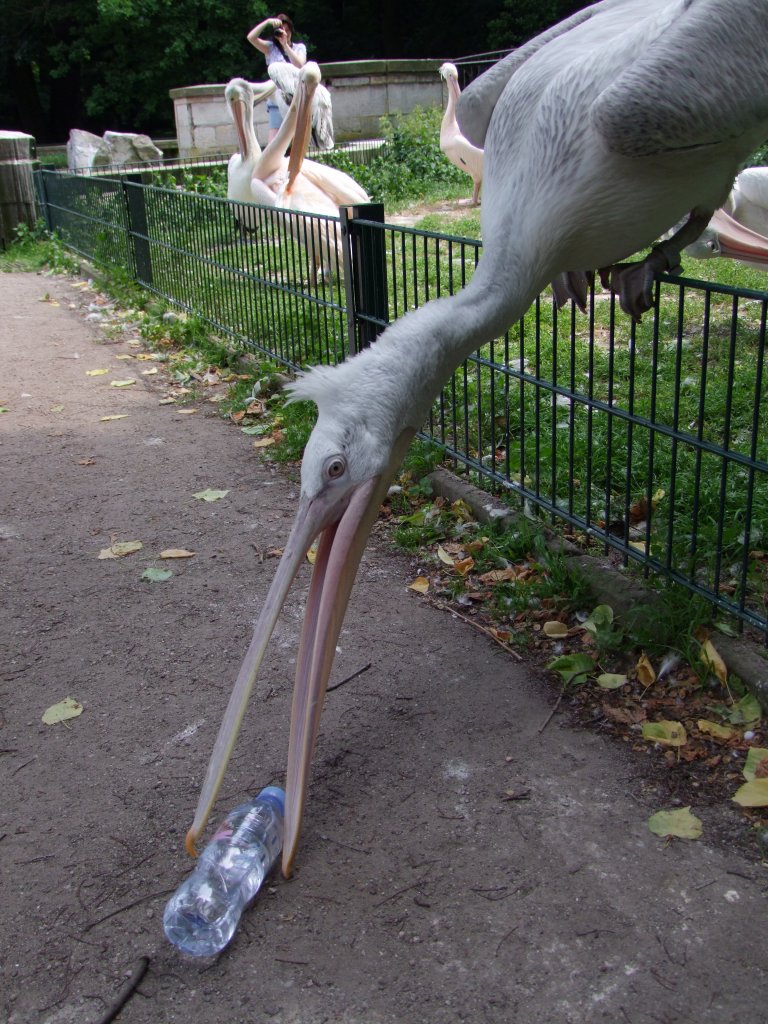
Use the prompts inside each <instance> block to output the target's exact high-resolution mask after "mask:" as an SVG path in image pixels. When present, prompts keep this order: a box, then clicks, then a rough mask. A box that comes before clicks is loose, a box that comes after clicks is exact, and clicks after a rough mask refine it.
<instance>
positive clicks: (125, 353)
mask: <svg viewBox="0 0 768 1024" xmlns="http://www.w3.org/2000/svg"><path fill="white" fill-rule="evenodd" d="M115 359H133V356H132V355H130V354H129V353H128V352H121V353H120V354H119V355H116V356H115Z"/></svg>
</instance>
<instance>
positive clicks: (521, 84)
mask: <svg viewBox="0 0 768 1024" xmlns="http://www.w3.org/2000/svg"><path fill="white" fill-rule="evenodd" d="M767 43H768V4H766V3H765V0H603V2H602V3H598V4H595V5H594V6H592V7H589V8H587V9H585V10H582V11H580V12H579V13H577V14H575V15H573V16H572V17H571V18H568V19H567V20H565V21H563V22H561V23H560V24H558V25H556V26H555V27H553V28H551V29H549V30H548V31H547V32H545V33H543V34H542V35H540V36H537V37H536V38H534V39H533V40H531V41H530V42H529V43H527V44H526V45H525V46H523V47H521V48H520V49H518V50H516V51H515V52H514V53H512V54H511V55H510V56H509V57H507V58H505V59H504V60H503V61H501V62H500V63H499V64H497V65H495V66H494V67H493V68H491V69H490V70H489V71H488V72H486V74H485V75H483V76H482V77H480V78H478V79H477V80H476V81H475V82H473V83H472V85H471V86H470V87H469V88H468V89H466V90H465V91H464V93H463V94H462V97H461V100H460V103H459V108H458V121H459V125H460V126H461V128H462V131H463V133H464V134H465V135H466V136H467V138H469V139H470V140H471V141H472V142H473V143H474V144H475V145H476V146H482V147H483V148H484V149H485V172H484V179H483V205H482V216H481V221H482V232H483V239H484V244H483V254H482V256H481V258H480V261H479V263H478V266H477V268H476V269H475V272H474V275H473V276H472V278H471V279H470V281H469V283H468V284H467V285H466V287H465V288H463V290H461V291H460V292H458V293H457V294H456V295H453V296H450V297H444V298H438V299H435V300H434V301H432V302H429V303H427V304H425V305H424V306H422V307H421V308H419V309H417V310H414V311H413V312H410V313H408V314H407V315H405V316H404V317H402V318H401V319H399V320H397V321H396V322H395V323H393V324H392V325H391V326H390V327H388V328H387V329H386V331H385V332H384V333H383V334H382V336H381V338H380V340H379V341H377V342H376V343H375V344H374V345H372V346H371V347H370V348H368V349H365V350H363V351H362V352H361V353H360V354H359V355H356V356H355V357H354V358H352V359H350V360H349V361H348V362H346V363H343V364H341V365H339V366H336V367H317V368H316V369H313V370H310V371H309V372H307V373H306V374H304V375H303V376H301V377H300V378H299V379H298V380H297V381H296V382H295V383H294V384H293V386H292V388H291V397H292V399H294V400H298V399H308V400H311V401H313V402H315V403H316V405H317V408H318V420H317V423H316V426H315V428H314V430H313V432H312V434H311V436H310V439H309V441H308V443H307V446H306V450H305V452H304V458H303V462H302V468H301V493H300V498H299V502H298V508H297V512H296V519H295V522H294V525H293V527H292V530H291V532H290V535H289V537H288V541H287V543H286V545H285V548H284V551H283V556H282V559H281V561H280V564H279V566H278V568H277V571H276V575H275V577H274V580H273V582H272V585H271V587H270V590H269V592H268V595H267V597H266V599H265V602H264V605H263V608H262V611H261V614H260V618H259V620H258V623H257V625H256V629H255V632H254V636H253V639H252V641H251V644H250V647H249V649H248V652H247V654H246V657H245V660H244V662H243V665H242V667H241V669H240V672H239V674H238V677H237V680H236V682H235V687H234V690H233V692H232V696H231V698H230V701H229V704H228V707H227V709H226V711H225V714H224V718H223V721H222V724H221V727H220V730H219V734H218V736H217V739H216V742H215V745H214V749H213V753H212V756H211V761H210V763H209V766H208V771H207V773H206V776H205V780H204V782H203V787H202V791H201V793H200V798H199V802H198V806H197V810H196V813H195V816H194V820H193V822H192V825H191V827H190V829H189V832H188V834H187V848H188V849H189V850H190V851H193V850H194V846H195V842H196V840H197V839H198V837H199V836H200V834H201V832H202V830H203V828H204V826H205V823H206V820H207V818H208V816H209V813H210V810H211V807H212V805H213V802H214V800H215V797H216V794H217V792H218V789H219V785H220V783H221V780H222V777H223V773H224V769H225V766H226V763H227V759H228V757H229V754H230V752H231V750H232V746H233V744H234V740H235V735H236V733H237V729H238V727H239V724H240V721H241V719H242V716H243V714H244V712H245V708H246V704H247V702H248V697H249V694H250V692H251V689H252V686H253V684H254V680H255V678H256V675H257V673H258V670H259V666H260V664H261V661H262V658H263V656H264V651H265V649H266V646H267V643H268V640H269V637H270V634H271V633H272V631H273V629H274V626H275V623H276V620H277V617H278V614H279V612H280V608H281V606H282V604H283V602H284V600H285V598H286V595H287V593H288V590H289V588H290V586H291V582H292V580H293V578H294V576H295V575H296V572H297V571H298V568H299V566H300V565H301V564H302V562H303V559H304V556H305V553H306V551H307V549H308V548H309V546H310V544H311V543H312V542H313V540H314V539H315V538H316V537H317V536H318V535H319V537H320V541H319V545H318V549H317V554H316V557H315V565H314V570H313V575H312V581H311V584H310V589H309V594H308V598H307V605H306V613H305V621H304V626H303V630H302V633H301V638H300V642H299V649H298V654H297V661H296V680H295V685H294V696H293V705H292V711H291V724H290V733H289V741H288V757H287V775H286V819H285V842H284V848H283V862H282V869H283V873H284V875H286V876H290V874H291V872H292V870H293V865H294V860H295V857H296V852H297V844H298V838H299V831H300V824H301V819H302V814H303V809H304V804H305V798H306V791H307V785H308V778H309V771H310V762H311V757H312V752H313V748H314V744H315V738H316V735H317V730H318V725H319V721H320V715H321V710H322V704H323V699H324V696H325V689H326V683H327V679H328V676H329V673H330V670H331V665H332V662H333V656H334V650H335V645H336V640H337V638H338V635H339V631H340V629H341V624H342V621H343V617H344V612H345V608H346V604H347V600H348V598H349V594H350V590H351V588H352V583H353V579H354V576H355V573H356V570H357V565H358V563H359V561H360V558H361V556H362V553H363V550H364V548H365V545H366V541H367V537H368V532H369V530H370V528H371V525H372V524H373V522H374V520H375V519H376V515H377V512H378V509H379V506H380V503H381V501H382V499H383V497H384V496H385V494H386V492H387V488H388V485H389V482H390V480H391V479H392V476H393V474H394V473H395V472H396V470H397V468H398V466H399V464H400V461H401V460H402V458H403V455H404V453H405V451H406V449H407V448H408V445H409V443H410V441H411V439H412V437H413V436H414V434H415V433H416V431H418V430H419V429H420V427H421V425H422V424H423V423H424V421H425V420H426V418H427V415H428V412H429V410H430V408H431V405H432V403H433V401H434V400H435V398H436V396H437V395H438V394H439V392H440V389H441V388H442V386H443V385H444V383H445V382H446V380H447V379H448V378H449V377H450V375H451V373H452V372H453V371H454V369H455V368H456V367H457V366H458V365H460V363H461V362H462V360H463V359H464V358H465V357H466V356H467V355H469V354H470V353H471V352H473V351H474V350H476V349H477V348H479V347H480V346H482V345H484V344H486V343H489V342H490V341H491V340H492V339H494V338H497V337H498V336H499V335H501V334H502V333H503V332H504V331H505V330H506V329H507V328H508V327H509V325H510V324H512V323H514V322H515V321H516V320H517V319H518V318H519V317H521V316H522V315H523V314H524V313H525V311H526V310H527V308H528V307H529V306H530V304H531V303H532V302H533V300H534V299H535V297H536V296H537V295H538V294H539V293H540V292H541V290H542V289H543V288H544V287H545V286H546V284H547V283H548V282H549V281H551V280H552V279H553V278H554V277H556V276H557V275H558V274H561V273H566V272H570V273H571V274H573V275H578V274H584V273H586V272H587V271H591V270H593V269H594V268H604V269H606V271H607V272H608V273H609V276H610V280H611V282H612V284H613V286H614V287H616V288H617V289H618V290H619V294H620V298H621V302H622V305H623V306H624V308H625V310H627V311H628V313H629V315H631V316H634V315H637V314H638V312H640V311H642V310H643V309H647V308H649V306H650V305H651V299H652V282H653V277H654V274H655V272H656V271H658V270H667V269H668V268H670V267H674V266H676V264H677V261H678V258H679V250H680V246H681V244H682V245H685V244H687V243H688V242H689V241H691V239H692V237H693V235H694V233H695V232H700V231H701V230H702V228H703V227H704V226H705V225H706V223H707V222H708V220H709V218H710V216H711V214H712V212H713V211H714V210H715V209H716V208H717V207H718V206H720V205H721V204H722V202H723V201H724V199H725V198H726V196H727V195H728V191H729V189H730V187H731V184H732V182H733V180H734V178H735V176H736V172H737V170H738V167H739V165H740V164H741V163H742V162H743V161H744V160H745V158H746V157H747V155H748V154H750V153H752V152H753V151H754V150H755V149H756V148H757V146H758V145H759V144H761V143H762V142H763V140H764V139H765V138H766V137H767V136H768V61H766V60H765V51H766V44H767ZM686 214H688V221H687V222H686V224H685V226H684V227H683V228H682V229H681V230H680V231H679V232H677V234H676V236H675V237H674V238H672V239H669V240H668V241H666V242H663V243H661V244H660V245H657V246H655V247H654V249H653V250H652V251H651V254H650V255H649V256H648V257H647V258H646V259H645V260H643V261H641V262H639V263H630V264H623V263H622V262H621V261H623V260H625V259H626V258H627V257H628V256H630V255H632V254H633V253H636V252H637V251H638V250H640V249H642V248H644V247H645V246H648V245H650V244H652V243H653V242H654V241H655V239H657V238H658V237H659V236H660V235H661V233H662V232H663V231H664V230H665V229H666V228H667V227H668V226H669V225H670V224H675V223H677V222H678V221H679V220H680V219H681V218H682V217H683V216H684V215H686Z"/></svg>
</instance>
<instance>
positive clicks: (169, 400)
mask: <svg viewBox="0 0 768 1024" xmlns="http://www.w3.org/2000/svg"><path fill="white" fill-rule="evenodd" d="M157 404H158V405H176V399H175V398H161V399H160V401H159V402H158V403H157Z"/></svg>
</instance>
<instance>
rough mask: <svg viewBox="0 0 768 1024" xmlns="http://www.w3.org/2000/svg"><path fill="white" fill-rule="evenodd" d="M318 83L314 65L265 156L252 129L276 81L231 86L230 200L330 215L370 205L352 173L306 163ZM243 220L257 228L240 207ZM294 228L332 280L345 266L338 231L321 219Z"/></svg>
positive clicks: (302, 74)
mask: <svg viewBox="0 0 768 1024" xmlns="http://www.w3.org/2000/svg"><path fill="white" fill-rule="evenodd" d="M319 81H320V69H319V68H318V66H317V64H315V63H313V62H311V61H310V62H308V63H307V64H305V65H304V67H303V68H302V69H301V72H300V79H299V87H298V89H297V90H296V92H295V93H294V98H293V101H292V103H291V107H290V109H289V110H288V113H287V114H286V116H285V118H284V119H283V123H282V124H281V125H280V129H279V131H278V133H277V135H276V136H275V137H274V139H272V141H271V142H270V143H269V144H268V145H267V147H266V148H265V149H264V151H263V152H262V150H261V148H260V147H259V143H258V141H257V139H256V133H255V131H254V128H253V105H254V98H255V96H258V98H259V100H262V99H266V98H267V97H268V96H269V95H271V93H272V92H274V89H275V85H274V83H273V82H267V83H264V84H262V85H258V84H257V85H255V86H254V85H253V84H252V83H250V82H247V81H246V80H245V79H244V78H233V79H232V80H231V81H230V82H228V83H227V86H226V89H225V90H224V95H225V97H226V100H227V105H228V107H229V110H230V113H231V115H232V119H233V121H234V124H235V130H236V132H237V138H238V147H239V151H238V152H237V153H234V154H233V155H232V156H231V157H230V160H229V166H228V169H227V197H228V198H229V199H233V200H236V201H238V202H243V203H258V204H260V205H262V206H274V207H277V208H279V209H284V210H295V211H303V212H305V213H313V214H320V215H324V216H328V217H338V215H339V206H349V205H354V204H356V203H366V202H368V195H367V194H366V192H365V190H364V189H362V188H361V187H360V186H359V185H358V184H357V182H356V181H355V180H354V179H353V178H351V177H350V176H349V175H348V174H345V173H344V172H343V171H339V170H337V169H336V168H335V167H326V166H325V164H320V163H317V162H316V161H315V160H306V159H304V153H305V152H306V149H307V140H308V137H309V129H310V122H309V109H310V104H311V101H312V96H313V93H314V90H315V89H316V87H317V85H318V83H319ZM291 143H293V145H292V148H291V156H290V158H287V157H286V156H285V153H286V151H287V149H288V147H289V146H290V145H291ZM239 218H240V219H241V220H244V221H246V222H247V223H248V225H249V227H254V226H255V211H253V210H248V209H247V208H242V207H241V208H239ZM290 226H291V230H293V231H294V232H295V233H296V235H297V237H298V239H299V241H301V242H302V243H306V242H307V241H309V242H310V245H309V248H310V254H311V256H312V258H313V262H314V272H315V273H316V272H317V270H323V271H324V272H325V274H326V276H330V274H331V272H332V270H333V267H334V266H341V260H340V258H339V256H338V253H337V251H336V249H337V246H336V237H335V232H334V231H332V230H331V229H330V227H329V226H328V225H327V224H325V223H323V222H322V221H317V220H314V221H312V222H311V223H306V224H304V223H302V224H295V222H294V218H291V223H290ZM306 235H309V236H311V237H310V238H307V237H305V236H306Z"/></svg>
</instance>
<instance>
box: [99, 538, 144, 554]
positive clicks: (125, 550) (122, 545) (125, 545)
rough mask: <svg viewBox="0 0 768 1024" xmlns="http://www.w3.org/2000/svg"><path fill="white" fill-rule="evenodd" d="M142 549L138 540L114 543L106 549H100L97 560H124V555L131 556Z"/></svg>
mask: <svg viewBox="0 0 768 1024" xmlns="http://www.w3.org/2000/svg"><path fill="white" fill-rule="evenodd" d="M143 547H144V545H143V544H142V543H141V541H140V540H123V541H116V542H115V543H114V544H110V546H109V547H108V548H102V549H101V551H100V552H99V558H124V557H125V556H126V555H132V554H133V553H134V551H141V549H142V548H143Z"/></svg>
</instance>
